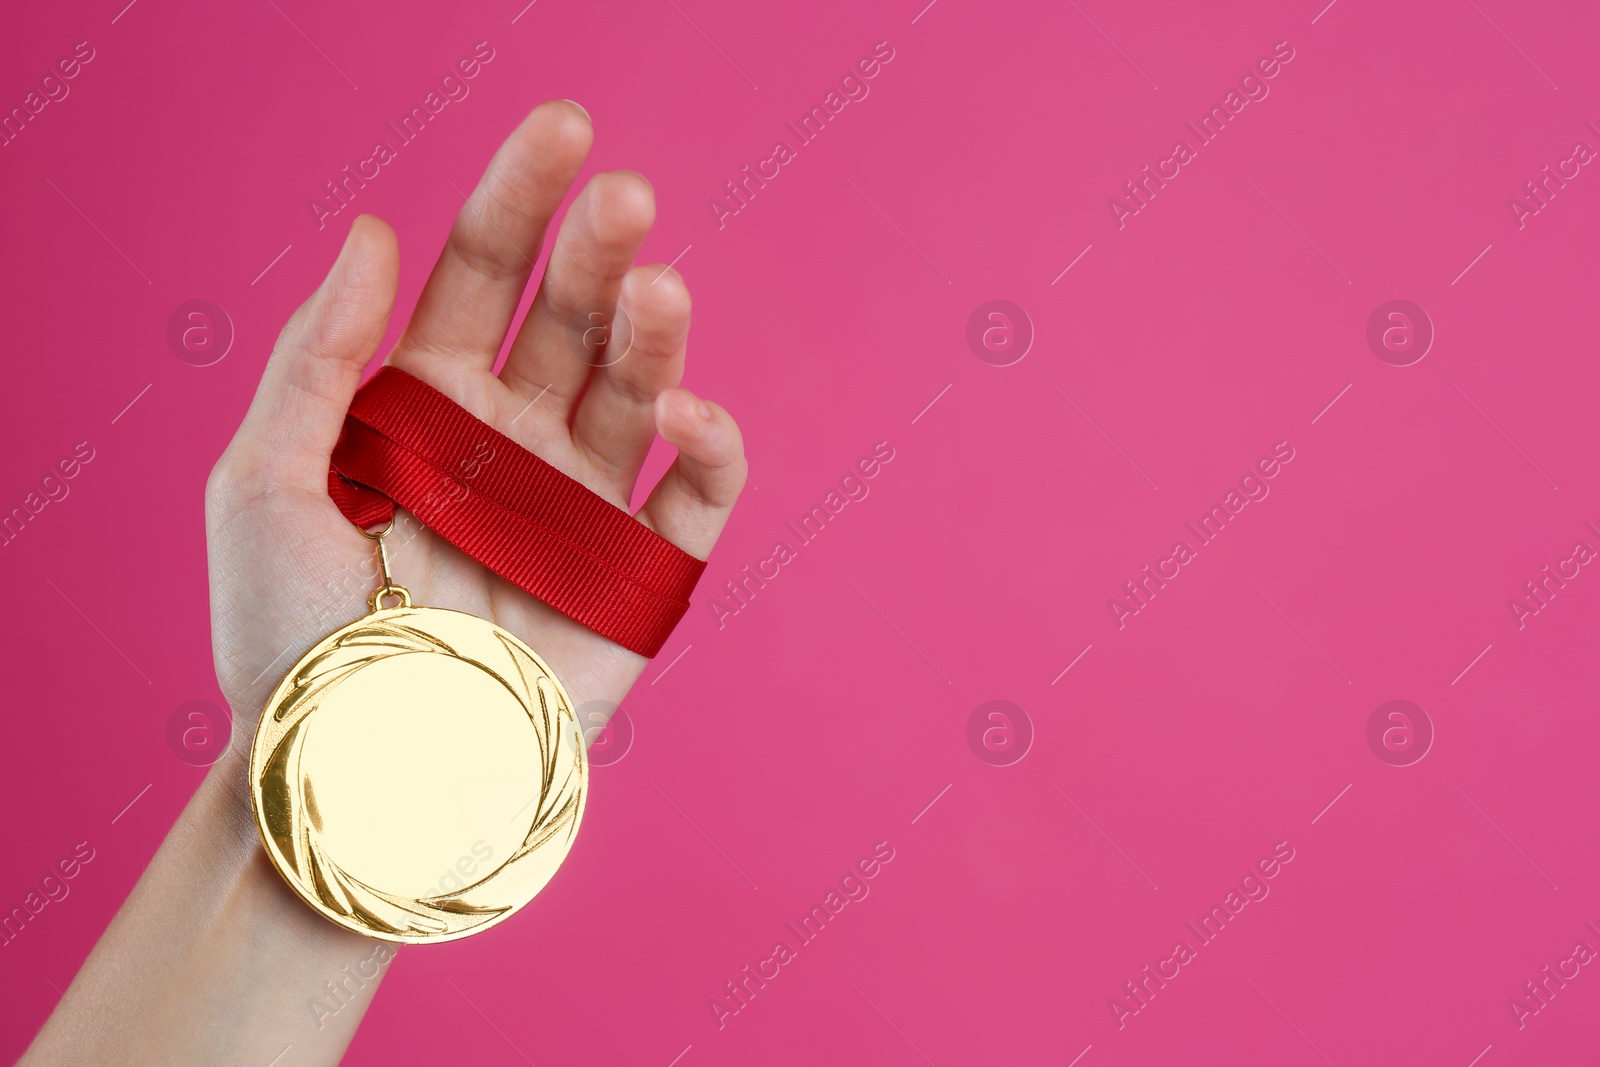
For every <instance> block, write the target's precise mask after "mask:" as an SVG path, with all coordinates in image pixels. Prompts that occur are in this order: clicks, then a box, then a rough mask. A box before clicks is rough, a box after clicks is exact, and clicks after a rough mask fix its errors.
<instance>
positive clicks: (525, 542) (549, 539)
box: [328, 367, 706, 656]
mask: <svg viewBox="0 0 1600 1067" xmlns="http://www.w3.org/2000/svg"><path fill="white" fill-rule="evenodd" d="M328 494H329V495H330V496H331V497H333V501H334V503H336V504H337V505H339V510H340V511H342V512H343V513H344V516H345V518H347V519H349V520H350V521H351V522H353V523H355V524H356V525H357V526H362V527H371V526H375V525H381V524H383V523H386V522H388V521H389V520H390V519H391V518H392V517H393V516H394V511H395V506H396V505H399V506H400V507H403V508H405V509H406V510H407V511H409V512H411V514H412V515H414V516H416V518H417V520H418V521H419V522H421V523H422V524H423V525H424V526H426V527H428V529H430V530H432V531H433V532H434V533H436V534H438V535H439V536H440V537H443V538H444V539H445V540H446V541H448V542H450V543H451V544H452V545H454V546H455V547H457V548H459V549H460V550H461V551H463V552H465V553H466V554H467V555H469V556H471V557H472V558H473V559H475V560H477V561H478V562H479V563H481V564H483V565H484V566H485V567H487V568H489V569H490V570H491V571H493V572H494V573H496V574H498V575H499V576H500V577H502V578H504V579H505V580H506V581H508V582H510V583H511V584H512V585H515V586H516V587H517V588H519V589H521V590H523V591H524V592H526V593H528V594H530V595H532V596H534V597H537V598H538V599H539V600H542V601H544V602H545V603H546V604H549V605H550V606H551V607H553V608H555V609H556V610H557V611H559V612H561V613H562V614H564V615H566V616H568V617H569V618H572V619H574V620H576V621H577V622H580V623H582V624H583V625H584V626H587V627H588V628H589V629H591V630H593V631H595V632H596V633H598V634H600V635H601V636H603V637H607V638H610V639H611V640H612V641H615V642H616V643H617V644H619V645H621V646H623V647H624V648H628V649H632V650H633V651H634V652H637V653H639V654H640V655H644V656H654V655H655V654H656V653H657V652H659V651H661V646H662V645H663V644H665V643H666V640H667V637H668V636H670V635H671V633H672V629H673V627H675V626H676V625H677V624H678V620H679V619H681V618H683V614H684V612H686V611H688V610H689V594H690V593H691V592H692V591H693V590H694V587H695V583H696V582H697V581H699V579H700V573H701V572H702V571H703V570H705V566H706V565H705V561H704V560H699V559H696V558H694V557H693V556H691V555H689V554H688V553H687V552H685V551H683V550H682V549H681V548H679V547H678V546H676V545H674V544H673V543H672V542H670V541H668V540H667V539H666V538H664V537H662V536H661V535H659V534H657V533H655V532H654V531H652V530H650V529H649V528H648V527H646V526H645V525H644V524H643V523H641V522H639V521H638V520H636V519H635V518H634V517H633V516H631V515H629V514H628V513H627V512H626V511H624V510H622V509H621V508H619V507H617V506H616V505H615V504H612V503H610V502H609V501H607V500H605V499H603V498H601V497H600V496H598V495H596V494H595V493H593V492H592V491H590V490H589V489H588V488H586V487H585V486H583V485H582V484H580V483H579V482H577V481H575V480H573V479H572V478H569V477H567V476H566V475H565V474H562V473H561V472H560V471H558V470H556V469H555V468H554V467H552V466H551V465H550V464H548V463H546V462H545V461H544V460H542V459H540V458H539V457H538V456H536V455H534V454H533V453H532V452H529V451H528V450H527V449H525V448H523V447H522V446H521V445H519V444H517V443H516V442H515V441H513V440H511V438H509V437H507V436H506V435H505V434H503V433H500V432H499V431H498V430H495V429H494V428H493V427H491V426H488V425H486V424H485V423H483V422H482V421H480V420H479V419H477V418H476V417H474V416H473V415H472V414H471V413H470V412H468V411H467V410H466V409H465V408H462V407H461V406H460V405H458V404H456V403H455V402H454V401H452V400H451V399H450V398H449V397H447V396H445V395H444V394H443V393H440V392H439V391H437V390H435V389H433V388H431V387H429V386H427V385H424V384H423V383H422V382H420V381H418V380H417V379H416V378H413V377H412V376H411V375H409V374H407V373H405V372H404V371H400V370H396V369H394V368H393V367H384V368H383V369H382V370H380V371H378V373H377V374H376V375H374V376H373V378H372V380H371V381H369V382H368V383H367V384H366V385H364V386H362V388H361V389H360V391H359V392H357V393H356V396H355V400H354V401H353V402H352V403H351V405H350V413H349V414H348V415H347V416H346V417H345V421H344V430H343V432H342V433H341V434H340V435H339V444H338V445H337V447H335V448H334V450H333V466H332V467H331V468H330V469H329V471H328Z"/></svg>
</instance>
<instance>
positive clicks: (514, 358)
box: [500, 171, 656, 422]
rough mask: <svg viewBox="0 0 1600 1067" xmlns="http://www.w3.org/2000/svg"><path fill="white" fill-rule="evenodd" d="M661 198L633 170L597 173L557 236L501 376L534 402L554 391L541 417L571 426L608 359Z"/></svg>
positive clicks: (546, 399)
mask: <svg viewBox="0 0 1600 1067" xmlns="http://www.w3.org/2000/svg"><path fill="white" fill-rule="evenodd" d="M655 216H656V201H655V192H654V191H653V190H652V189H651V188H650V183H649V182H647V181H645V180H644V178H643V177H642V176H640V175H638V174H635V173H633V172H632V171H610V172H607V173H605V174H597V175H595V176H594V177H593V178H592V179H591V180H590V181H589V184H588V185H587V186H585V187H584V190H583V192H582V193H580V194H578V199H577V200H576V201H574V202H573V204H572V207H571V208H570V209H569V210H568V212H567V217H566V218H565V219H563V220H562V222H561V230H560V232H559V233H557V234H556V243H555V248H554V249H552V250H551V252H550V262H549V265H548V266H547V267H546V269H545V274H544V280H543V281H542V282H541V283H540V284H539V294H538V296H536V297H535V298H534V301H533V306H532V307H531V308H530V309H529V310H528V316H527V318H526V319H524V320H523V323H522V329H521V330H519V331H518V332H517V339H516V340H515V341H513V342H512V343H511V352H510V354H509V355H507V357H506V365H505V366H504V367H503V368H502V369H501V371H500V377H501V379H502V380H503V381H505V382H506V384H508V385H510V386H511V387H512V388H513V389H516V390H517V391H518V392H520V393H522V394H523V395H525V396H527V397H529V398H530V399H531V398H532V397H535V396H539V395H540V394H541V393H544V392H545V391H546V390H548V391H549V395H547V396H545V397H544V399H543V400H541V401H540V403H539V411H540V417H542V418H544V419H546V420H549V419H551V418H554V417H559V419H560V420H561V421H562V422H565V421H566V420H567V419H568V418H569V417H570V416H571V414H572V406H573V404H574V402H575V401H576V400H577V398H578V395H579V394H580V393H581V392H582V391H583V387H584V384H585V383H586V382H587V381H588V380H589V374H590V372H591V371H592V370H593V369H594V366H595V364H596V363H598V362H603V361H604V354H603V351H602V350H599V349H598V348H597V346H596V341H597V340H599V341H601V342H603V340H604V337H605V334H606V333H607V332H608V331H609V328H610V320H611V316H612V313H613V310H614V308H615V305H616V302H617V294H618V293H619V292H620V290H621V288H622V279H623V276H624V275H626V274H627V273H628V270H629V268H631V267H632V266H633V260H634V257H635V256H637V255H638V254H639V247H640V246H641V245H643V244H644V239H645V236H646V235H647V234H648V233H649V232H650V226H651V224H652V223H653V222H655Z"/></svg>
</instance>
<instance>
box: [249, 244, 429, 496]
mask: <svg viewBox="0 0 1600 1067" xmlns="http://www.w3.org/2000/svg"><path fill="white" fill-rule="evenodd" d="M399 269H400V252H399V247H398V245H397V243H396V241H395V235H394V231H393V230H392V229H390V228H389V225H388V223H386V222H384V221H383V220H382V219H379V218H375V217H374V216H372V215H362V216H360V217H358V218H357V219H356V220H355V222H354V223H352V224H351V226H350V233H349V235H348V236H347V237H346V238H345V242H344V247H343V248H341V249H340V250H339V258H338V259H337V260H335V261H334V264H333V267H332V269H331V270H329V271H328V276H327V278H325V279H324V280H323V282H322V285H321V286H319V287H318V288H317V291H316V292H314V293H312V294H311V297H310V299H308V300H307V301H306V302H305V303H304V304H302V305H300V308H299V310H297V311H296V312H295V313H294V314H293V315H292V316H291V317H290V318H289V322H288V323H287V324H286V325H285V326H284V328H283V332H282V333H281V334H279V335H278V342H277V344H276V345H274V346H273V349H272V355H271V357H270V358H269V359H268V360H267V366H266V370H265V371H264V372H263V373H262V375H261V384H260V385H259V386H257V388H256V395H255V399H254V400H253V401H251V404H250V410H249V411H248V412H247V413H246V414H245V417H244V422H243V424H241V425H240V427H239V432H238V433H237V434H235V435H234V439H233V442H232V443H231V444H230V445H229V446H228V453H227V455H226V456H225V457H224V459H225V460H226V461H228V463H229V465H230V467H231V469H232V472H233V473H234V474H235V475H236V476H237V477H239V478H241V479H243V480H245V481H247V482H251V483H253V486H254V488H257V489H259V488H264V487H265V486H267V485H274V486H289V487H294V488H304V489H316V488H323V489H325V488H326V487H327V484H328V457H329V456H330V455H331V454H332V453H333V446H334V445H335V444H336V443H337V442H338V440H339V429H340V427H341V426H343V425H344V416H345V412H346V411H347V410H348V409H349V407H350V400H351V398H352V397H353V396H355V392H356V387H357V386H359V385H360V384H361V372H362V370H363V369H364V368H365V367H366V365H367V363H368V362H369V361H370V360H371V359H372V356H373V353H374V352H376V351H377V348H378V344H379V342H381V341H382V340H383V335H384V331H385V330H386V329H387V328H388V325H389V313H390V312H391V311H392V310H393V309H394V300H395V291H396V287H397V285H398V278H399Z"/></svg>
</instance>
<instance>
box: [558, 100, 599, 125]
mask: <svg viewBox="0 0 1600 1067" xmlns="http://www.w3.org/2000/svg"><path fill="white" fill-rule="evenodd" d="M561 102H562V103H564V104H571V105H572V106H573V107H575V108H577V109H578V110H579V111H581V112H583V117H584V118H586V119H588V120H589V124H590V125H591V126H592V125H594V118H593V117H592V116H591V115H590V114H589V109H588V108H586V107H584V106H583V105H582V104H580V103H578V102H577V101H576V100H568V99H566V98H565V97H563V98H562V101H561Z"/></svg>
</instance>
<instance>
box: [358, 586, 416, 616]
mask: <svg viewBox="0 0 1600 1067" xmlns="http://www.w3.org/2000/svg"><path fill="white" fill-rule="evenodd" d="M388 597H393V598H394V599H395V603H394V604H385V603H384V600H385V599H386V598H388ZM410 606H411V590H409V589H407V588H406V587H405V586H403V585H395V584H394V583H392V582H385V583H384V584H382V585H380V586H378V588H376V589H374V590H373V591H372V594H371V595H370V596H368V597H367V607H368V608H369V609H371V610H372V611H383V610H385V609H393V608H409V607H410Z"/></svg>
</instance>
